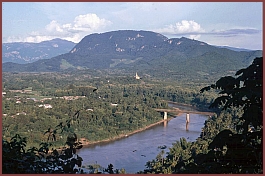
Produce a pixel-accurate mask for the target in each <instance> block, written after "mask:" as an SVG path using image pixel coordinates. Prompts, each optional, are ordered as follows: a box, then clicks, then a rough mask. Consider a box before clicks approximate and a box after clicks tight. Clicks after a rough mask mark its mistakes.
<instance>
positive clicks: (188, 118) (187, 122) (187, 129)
mask: <svg viewBox="0 0 265 176" xmlns="http://www.w3.org/2000/svg"><path fill="white" fill-rule="evenodd" d="M189 123H190V114H189V113H187V114H186V131H189Z"/></svg>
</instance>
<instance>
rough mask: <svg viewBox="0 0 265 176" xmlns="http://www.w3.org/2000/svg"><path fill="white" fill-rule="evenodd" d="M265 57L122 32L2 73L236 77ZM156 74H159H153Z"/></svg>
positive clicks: (148, 33) (94, 38) (94, 37)
mask: <svg viewBox="0 0 265 176" xmlns="http://www.w3.org/2000/svg"><path fill="white" fill-rule="evenodd" d="M261 56H262V51H233V50H229V49H226V48H219V47H216V46H212V45H209V44H207V43H205V42H202V41H197V40H190V39H188V38H184V37H182V38H171V39H168V38H167V37H165V36H163V35H161V34H159V33H155V32H151V31H133V30H120V31H112V32H106V33H101V34H91V35H88V36H86V37H84V38H83V39H82V40H81V41H80V42H79V43H78V44H77V45H76V46H74V47H73V49H72V50H71V51H70V52H69V53H66V54H62V55H59V56H56V57H53V58H51V59H45V60H39V61H36V62H34V63H30V64H24V65H21V64H14V63H4V64H3V71H4V72H59V71H66V70H77V69H78V70H80V69H108V70H123V71H126V72H135V71H137V72H139V73H141V74H142V75H143V74H146V75H149V76H166V77H168V76H170V77H175V78H176V79H179V78H183V77H187V76H189V77H190V76H194V77H211V76H216V77H218V76H220V75H224V74H225V75H227V74H230V75H233V74H234V73H235V71H236V70H238V69H241V68H243V67H246V66H248V65H250V63H251V62H252V61H253V59H254V58H256V57H261ZM154 70H155V71H154Z"/></svg>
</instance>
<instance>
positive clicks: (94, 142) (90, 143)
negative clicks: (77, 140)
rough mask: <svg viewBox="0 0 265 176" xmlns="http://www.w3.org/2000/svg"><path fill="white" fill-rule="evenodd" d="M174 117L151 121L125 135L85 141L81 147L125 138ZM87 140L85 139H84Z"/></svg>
mask: <svg viewBox="0 0 265 176" xmlns="http://www.w3.org/2000/svg"><path fill="white" fill-rule="evenodd" d="M173 118H174V117H169V118H168V119H167V120H160V121H158V122H156V123H153V124H150V125H148V126H146V127H143V128H140V129H138V130H135V131H132V132H130V133H127V134H126V135H124V134H122V135H119V136H116V137H113V138H110V139H105V140H101V141H93V142H86V143H83V144H82V145H83V147H82V148H88V147H90V146H94V145H98V144H104V143H110V142H114V141H116V140H119V139H122V138H126V137H129V136H131V135H133V134H136V133H140V132H143V131H145V130H147V129H149V128H151V127H154V126H156V125H159V124H161V123H163V122H165V121H170V120H171V119H173ZM86 140H87V139H86Z"/></svg>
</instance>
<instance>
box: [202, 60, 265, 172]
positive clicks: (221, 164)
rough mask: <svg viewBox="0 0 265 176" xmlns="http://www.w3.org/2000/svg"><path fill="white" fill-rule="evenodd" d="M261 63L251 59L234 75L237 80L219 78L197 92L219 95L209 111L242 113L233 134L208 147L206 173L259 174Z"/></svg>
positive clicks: (220, 135) (227, 133) (218, 137)
mask: <svg viewBox="0 0 265 176" xmlns="http://www.w3.org/2000/svg"><path fill="white" fill-rule="evenodd" d="M262 62H263V57H259V58H255V59H254V61H253V63H252V64H251V65H250V66H249V67H247V68H244V69H241V70H239V71H237V73H236V75H235V76H237V77H231V76H226V77H222V78H220V79H219V80H218V81H217V82H216V83H215V84H212V85H210V86H207V87H204V88H203V89H201V92H204V91H208V90H210V89H216V90H219V91H220V92H219V95H220V96H219V97H218V98H216V99H215V101H214V102H213V103H212V104H211V106H210V107H221V108H222V109H223V110H227V109H231V108H235V107H236V108H239V109H243V114H242V116H241V117H240V118H239V121H238V124H237V133H233V132H232V131H231V130H223V131H221V132H219V133H218V134H217V135H216V136H215V138H214V140H213V141H212V142H211V143H210V145H209V149H210V152H208V154H207V157H208V158H209V156H210V155H212V156H211V157H212V160H211V161H210V162H209V163H208V166H207V167H209V165H211V166H212V167H211V168H212V169H208V171H207V172H208V173H214V170H216V171H219V172H220V173H262V172H263V168H262V167H263V163H262V156H263V154H262V153H263V152H262V144H263V109H262V75H263V70H262V66H263V64H262ZM213 155H214V156H213ZM213 161H214V162H213ZM204 169H205V168H204ZM202 171H203V169H202ZM204 172H206V170H204Z"/></svg>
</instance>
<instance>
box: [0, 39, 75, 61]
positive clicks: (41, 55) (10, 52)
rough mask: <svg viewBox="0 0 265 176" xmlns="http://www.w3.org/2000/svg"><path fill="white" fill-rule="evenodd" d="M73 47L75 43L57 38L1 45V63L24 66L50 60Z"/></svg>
mask: <svg viewBox="0 0 265 176" xmlns="http://www.w3.org/2000/svg"><path fill="white" fill-rule="evenodd" d="M75 45H76V43H73V42H70V41H67V40H62V39H58V38H57V39H53V40H49V41H43V42H40V43H29V42H14V43H3V44H2V63H5V62H13V63H19V64H26V63H31V62H35V61H37V60H40V59H50V58H52V57H55V56H58V55H60V54H64V53H67V52H69V51H70V50H71V49H72V48H73V47H74V46H75Z"/></svg>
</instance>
